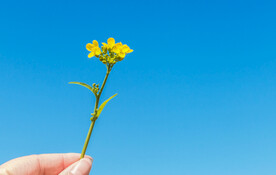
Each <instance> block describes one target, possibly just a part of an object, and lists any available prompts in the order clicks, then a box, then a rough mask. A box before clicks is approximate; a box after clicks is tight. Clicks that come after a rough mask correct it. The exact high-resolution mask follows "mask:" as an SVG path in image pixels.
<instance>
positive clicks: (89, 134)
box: [80, 121, 95, 159]
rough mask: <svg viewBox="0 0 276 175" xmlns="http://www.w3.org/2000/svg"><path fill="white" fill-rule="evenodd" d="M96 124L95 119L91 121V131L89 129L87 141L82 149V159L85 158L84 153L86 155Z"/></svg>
mask: <svg viewBox="0 0 276 175" xmlns="http://www.w3.org/2000/svg"><path fill="white" fill-rule="evenodd" d="M94 124H95V121H92V122H91V125H90V128H89V131H88V134H87V136H86V139H85V143H84V145H83V149H82V152H81V157H80V158H81V159H82V158H84V155H85V152H86V148H87V146H88V143H89V140H90V136H91V133H92V131H93V128H94Z"/></svg>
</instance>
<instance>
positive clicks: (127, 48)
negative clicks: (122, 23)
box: [122, 44, 130, 53]
mask: <svg viewBox="0 0 276 175" xmlns="http://www.w3.org/2000/svg"><path fill="white" fill-rule="evenodd" d="M129 50H130V48H129V47H128V46H127V45H126V44H125V45H123V46H122V52H125V53H126V52H128V51H129Z"/></svg>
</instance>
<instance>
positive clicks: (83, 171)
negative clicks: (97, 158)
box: [59, 157, 93, 175]
mask: <svg viewBox="0 0 276 175" xmlns="http://www.w3.org/2000/svg"><path fill="white" fill-rule="evenodd" d="M92 162H93V159H90V158H86V157H85V158H83V159H81V160H79V161H77V162H75V163H73V164H72V165H70V166H69V167H67V168H66V169H65V170H63V171H62V172H61V173H60V174H59V175H89V172H90V170H91V167H92Z"/></svg>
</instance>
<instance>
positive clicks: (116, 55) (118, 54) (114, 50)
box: [86, 38, 133, 64]
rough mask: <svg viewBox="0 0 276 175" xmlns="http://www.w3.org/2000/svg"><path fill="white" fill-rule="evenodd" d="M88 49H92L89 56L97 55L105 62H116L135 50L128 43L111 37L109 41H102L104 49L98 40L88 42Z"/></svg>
mask: <svg viewBox="0 0 276 175" xmlns="http://www.w3.org/2000/svg"><path fill="white" fill-rule="evenodd" d="M86 49H87V50H88V51H90V53H89V55H88V57H89V58H91V57H93V56H95V57H97V58H99V59H100V61H101V62H103V63H104V64H107V63H108V64H115V63H116V62H118V61H122V60H123V59H124V58H125V56H126V54H128V53H131V52H133V50H132V49H130V48H129V47H128V46H127V45H126V44H124V45H123V44H122V43H121V42H119V43H115V39H114V38H109V39H108V40H107V43H102V46H101V49H102V50H101V49H100V47H99V44H98V42H97V41H96V40H94V41H93V42H92V43H88V44H87V45H86Z"/></svg>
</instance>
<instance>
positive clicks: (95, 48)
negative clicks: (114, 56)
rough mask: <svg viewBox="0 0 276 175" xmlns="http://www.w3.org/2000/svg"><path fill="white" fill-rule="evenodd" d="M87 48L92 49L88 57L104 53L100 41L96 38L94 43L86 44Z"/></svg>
mask: <svg viewBox="0 0 276 175" xmlns="http://www.w3.org/2000/svg"><path fill="white" fill-rule="evenodd" d="M86 49H87V50H88V51H90V53H89V55H88V58H91V57H93V56H99V55H100V54H101V53H102V52H101V49H100V48H99V43H98V41H96V40H93V43H88V44H87V45H86Z"/></svg>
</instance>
